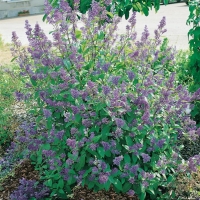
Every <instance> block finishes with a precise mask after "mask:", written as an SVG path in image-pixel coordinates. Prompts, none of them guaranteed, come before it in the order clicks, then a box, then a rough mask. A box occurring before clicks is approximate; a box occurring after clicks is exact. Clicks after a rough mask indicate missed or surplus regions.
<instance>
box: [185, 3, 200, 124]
mask: <svg viewBox="0 0 200 200" xmlns="http://www.w3.org/2000/svg"><path fill="white" fill-rule="evenodd" d="M189 11H190V15H189V17H188V20H187V24H192V28H191V29H190V30H189V32H188V37H189V39H190V41H189V44H190V50H191V55H190V57H189V61H190V62H189V68H188V72H189V73H190V74H191V76H192V78H193V81H192V84H191V85H190V87H189V90H190V91H191V92H194V91H196V90H197V89H199V88H200V5H199V4H198V2H195V1H194V2H193V1H191V2H190V3H189ZM192 116H193V117H194V119H195V120H196V121H197V123H198V126H200V102H196V103H195V107H194V109H193V111H192Z"/></svg>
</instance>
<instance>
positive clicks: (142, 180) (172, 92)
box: [12, 1, 200, 200]
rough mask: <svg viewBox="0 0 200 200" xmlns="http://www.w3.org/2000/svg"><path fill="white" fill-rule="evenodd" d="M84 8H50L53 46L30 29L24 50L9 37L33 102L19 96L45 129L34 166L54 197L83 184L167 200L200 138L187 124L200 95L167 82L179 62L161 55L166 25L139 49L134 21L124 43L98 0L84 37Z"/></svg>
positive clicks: (88, 17)
mask: <svg viewBox="0 0 200 200" xmlns="http://www.w3.org/2000/svg"><path fill="white" fill-rule="evenodd" d="M78 5H79V4H78V2H76V3H75V4H74V10H72V9H71V7H70V6H69V5H68V3H67V2H66V1H60V7H59V8H55V9H54V8H52V7H51V5H49V4H47V5H46V15H47V20H48V22H49V23H50V24H52V25H53V26H54V31H53V32H52V35H53V38H54V41H53V42H52V41H50V40H49V39H48V38H47V36H46V35H45V34H44V32H43V31H42V29H41V28H40V26H39V25H38V24H36V25H35V28H34V29H32V28H31V26H30V25H29V23H28V21H26V26H25V28H26V34H27V37H28V40H29V44H30V45H29V47H28V48H27V49H25V48H21V44H20V42H19V41H18V37H17V36H16V33H13V38H12V39H13V44H14V48H13V56H16V57H17V61H18V63H19V65H20V67H21V76H23V77H24V80H27V83H26V87H27V93H20V92H17V93H16V96H17V99H18V100H26V101H29V100H30V101H34V105H35V104H36V106H35V107H33V109H32V112H35V113H39V114H37V115H38V119H37V123H38V124H45V126H46V130H47V131H46V132H45V131H44V132H43V133H42V134H41V135H40V136H39V137H38V139H35V140H34V141H33V142H32V144H31V143H30V142H31V141H28V142H29V146H28V148H29V150H30V151H32V153H31V155H30V158H31V159H32V161H33V162H34V163H35V164H36V169H38V170H40V173H41V177H42V179H43V180H45V185H46V186H48V187H49V188H50V189H51V191H52V192H51V196H54V195H57V196H59V197H60V198H66V197H67V196H66V195H67V194H66V193H71V190H72V188H73V187H74V186H76V185H77V184H82V185H87V186H88V187H89V189H93V190H94V191H97V190H101V189H106V190H108V189H109V188H110V186H111V185H112V186H113V187H114V189H115V190H116V192H124V193H128V194H129V195H130V196H133V195H134V194H137V196H138V197H139V198H140V199H141V200H143V199H145V197H146V198H147V199H156V198H167V197H168V196H167V195H168V194H167V192H168V191H166V193H164V190H163V188H164V187H166V186H167V185H168V184H169V183H171V182H173V181H174V180H175V175H176V172H178V171H183V170H185V168H186V167H187V165H186V164H187V163H186V162H185V163H184V162H183V160H182V159H181V157H180V155H179V150H180V146H178V145H177V141H178V140H181V139H184V138H188V139H192V140H195V139H196V138H197V137H198V135H200V129H197V128H196V126H195V122H193V121H192V120H191V119H190V111H191V105H190V102H191V101H194V100H195V99H198V98H200V90H199V91H197V92H196V93H195V94H193V95H190V94H189V92H188V91H187V89H186V88H185V87H183V86H182V85H177V84H176V82H175V74H174V73H168V75H169V77H168V78H166V77H165V76H164V74H165V70H164V69H165V66H166V65H168V66H170V65H173V64H174V53H175V51H174V49H172V48H171V47H168V48H163V49H164V52H163V51H162V48H160V49H159V47H160V45H161V43H162V41H161V39H160V36H161V35H162V34H163V33H164V32H166V29H164V27H165V25H166V22H165V18H163V19H162V20H161V22H160V24H159V26H158V29H157V30H155V38H154V39H150V38H149V31H148V29H147V26H145V29H144V32H143V34H142V37H141V40H140V41H137V40H136V36H137V34H136V32H135V31H134V26H135V23H136V13H133V15H132V17H131V18H130V19H129V25H128V26H127V27H126V34H125V35H118V34H117V33H116V30H117V24H118V23H119V22H120V19H119V18H117V17H112V18H111V16H112V15H111V14H110V13H107V11H106V9H105V8H104V7H103V6H101V4H100V3H98V2H95V1H94V2H93V3H92V5H91V9H90V10H89V11H88V13H87V14H86V15H82V16H81V21H82V23H83V24H84V26H83V27H82V28H80V29H79V28H78V25H77V22H78V18H77V9H78ZM108 14H109V16H108ZM166 49H167V50H166ZM34 110H35V111H34ZM38 128H39V127H38ZM21 139H22V142H23V143H26V142H27V139H26V138H24V141H23V138H21ZM191 161H192V163H193V166H195V165H196V164H199V160H198V159H196V160H195V159H194V160H192V159H191ZM179 164H181V165H179ZM191 169H192V167H191ZM169 193H170V194H171V196H172V197H174V195H175V194H174V191H169Z"/></svg>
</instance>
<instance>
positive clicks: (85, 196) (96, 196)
mask: <svg viewBox="0 0 200 200" xmlns="http://www.w3.org/2000/svg"><path fill="white" fill-rule="evenodd" d="M72 200H139V199H138V198H137V196H134V197H130V196H128V195H127V194H117V193H116V192H115V191H114V189H113V188H110V190H109V191H105V190H102V191H98V192H93V191H92V190H90V189H88V188H87V187H76V188H75V189H74V192H73V198H72Z"/></svg>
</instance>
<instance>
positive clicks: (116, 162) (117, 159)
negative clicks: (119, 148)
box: [113, 156, 123, 166]
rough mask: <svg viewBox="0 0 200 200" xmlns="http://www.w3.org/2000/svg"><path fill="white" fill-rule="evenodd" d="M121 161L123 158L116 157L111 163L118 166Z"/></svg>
mask: <svg viewBox="0 0 200 200" xmlns="http://www.w3.org/2000/svg"><path fill="white" fill-rule="evenodd" d="M122 160H123V156H118V157H115V159H114V160H113V163H114V164H115V165H117V166H119V165H120V162H121V161H122Z"/></svg>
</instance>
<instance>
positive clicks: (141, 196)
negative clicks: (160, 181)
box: [138, 192, 146, 200]
mask: <svg viewBox="0 0 200 200" xmlns="http://www.w3.org/2000/svg"><path fill="white" fill-rule="evenodd" d="M138 196H139V199H140V200H144V199H145V197H146V192H142V193H141V194H139V195H138Z"/></svg>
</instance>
